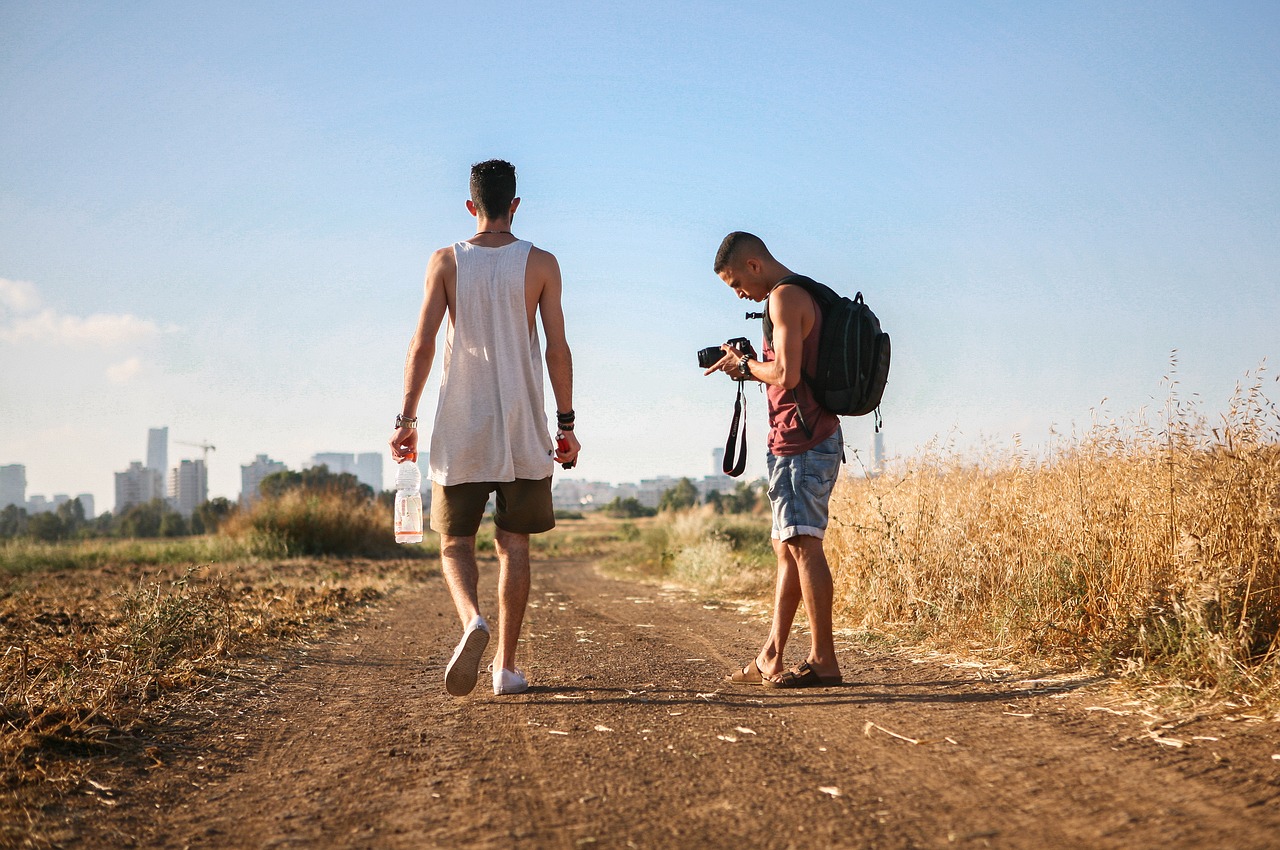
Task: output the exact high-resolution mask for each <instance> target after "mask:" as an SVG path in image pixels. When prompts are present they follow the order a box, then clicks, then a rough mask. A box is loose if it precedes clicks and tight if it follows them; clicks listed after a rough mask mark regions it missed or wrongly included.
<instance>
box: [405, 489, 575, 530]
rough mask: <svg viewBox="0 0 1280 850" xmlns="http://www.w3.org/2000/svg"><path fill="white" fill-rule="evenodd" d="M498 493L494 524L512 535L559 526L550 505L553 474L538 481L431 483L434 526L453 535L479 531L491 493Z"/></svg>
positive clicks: (433, 528) (434, 528)
mask: <svg viewBox="0 0 1280 850" xmlns="http://www.w3.org/2000/svg"><path fill="white" fill-rule="evenodd" d="M495 490H496V491H497V492H498V497H497V503H498V504H497V508H496V509H495V510H494V512H493V524H494V525H496V526H497V527H498V528H501V529H502V530H503V531H510V532H512V533H513V534H541V533H542V532H544V531H550V530H551V529H553V528H555V526H556V515H555V509H554V508H553V507H552V506H551V476H549V475H548V476H547V477H546V478H543V479H541V480H538V481H533V480H530V479H527V478H517V479H516V480H515V481H477V482H475V483H470V484H451V485H449V486H448V487H445V486H443V485H441V484H437V483H436V482H434V481H433V482H432V483H431V529H432V530H433V531H435V532H437V533H439V534H447V535H449V536H450V537H471V536H472V535H474V534H475V533H476V532H477V531H479V530H480V520H481V519H483V518H484V508H485V505H486V504H488V502H489V494H490V493H492V492H494V491H495Z"/></svg>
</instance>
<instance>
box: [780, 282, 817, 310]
mask: <svg viewBox="0 0 1280 850" xmlns="http://www.w3.org/2000/svg"><path fill="white" fill-rule="evenodd" d="M769 303H770V304H773V305H776V306H777V307H778V308H779V309H781V310H785V311H788V312H793V313H796V312H799V313H803V312H805V311H806V310H811V309H812V308H813V297H812V296H811V295H809V293H808V292H807V291H806V290H805V288H804V287H803V286H799V285H798V284H794V283H784V284H782V285H781V286H775V287H774V288H773V291H771V292H770V293H769Z"/></svg>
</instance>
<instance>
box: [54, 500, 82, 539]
mask: <svg viewBox="0 0 1280 850" xmlns="http://www.w3.org/2000/svg"><path fill="white" fill-rule="evenodd" d="M57 514H58V519H60V520H62V527H63V530H64V534H63V536H64V537H71V536H73V535H75V534H77V533H79V531H80V529H82V528H84V526H85V518H84V505H82V504H80V497H79V496H77V497H76V498H74V499H71V500H70V501H66V502H63V503H62V504H61V505H58V510H57Z"/></svg>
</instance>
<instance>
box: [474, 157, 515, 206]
mask: <svg viewBox="0 0 1280 850" xmlns="http://www.w3.org/2000/svg"><path fill="white" fill-rule="evenodd" d="M515 197H516V167H515V166H514V165H512V164H511V163H509V162H507V161H506V160H505V159H487V160H485V161H484V162H477V163H476V164H475V165H473V166H471V203H473V204H475V205H476V209H478V210H479V211H480V213H481V214H482V215H484V217H485V218H506V216H507V213H509V212H510V211H511V202H512V201H513V200H515Z"/></svg>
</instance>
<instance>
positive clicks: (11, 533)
mask: <svg viewBox="0 0 1280 850" xmlns="http://www.w3.org/2000/svg"><path fill="white" fill-rule="evenodd" d="M28 519H30V518H29V517H28V516H27V509H26V508H20V507H18V506H17V505H6V506H5V508H4V510H0V539H5V538H10V537H22V536H23V535H25V534H26V533H27V521H28Z"/></svg>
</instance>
